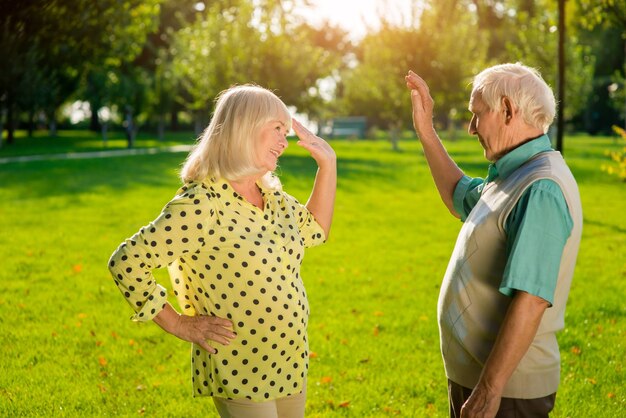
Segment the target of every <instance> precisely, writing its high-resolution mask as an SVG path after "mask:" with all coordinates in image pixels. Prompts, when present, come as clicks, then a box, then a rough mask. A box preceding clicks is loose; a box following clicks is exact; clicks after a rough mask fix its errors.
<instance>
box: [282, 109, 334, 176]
mask: <svg viewBox="0 0 626 418" xmlns="http://www.w3.org/2000/svg"><path fill="white" fill-rule="evenodd" d="M292 127H293V130H294V132H295V133H296V135H297V136H298V139H299V141H298V145H299V146H301V147H302V148H304V149H306V150H307V151H309V152H310V153H311V157H313V159H314V160H315V162H316V163H317V166H318V167H319V168H322V169H323V168H325V167H327V166H330V167H335V166H336V164H337V155H336V154H335V150H333V148H332V147H331V146H330V144H328V142H326V141H325V140H323V139H322V138H320V137H319V136H317V135H315V134H314V133H313V132H311V131H309V130H308V129H307V128H305V127H304V126H302V124H301V123H300V122H298V121H297V120H296V119H292Z"/></svg>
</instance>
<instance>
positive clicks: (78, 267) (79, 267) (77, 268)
mask: <svg viewBox="0 0 626 418" xmlns="http://www.w3.org/2000/svg"><path fill="white" fill-rule="evenodd" d="M72 270H74V273H80V272H81V271H83V266H82V265H80V264H74V266H73V267H72Z"/></svg>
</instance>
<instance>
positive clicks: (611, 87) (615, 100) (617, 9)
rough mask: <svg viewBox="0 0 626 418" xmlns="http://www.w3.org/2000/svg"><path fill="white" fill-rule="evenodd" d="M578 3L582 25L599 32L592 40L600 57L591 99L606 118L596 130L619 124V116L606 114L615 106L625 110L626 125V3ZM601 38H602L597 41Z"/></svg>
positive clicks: (581, 0)
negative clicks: (611, 116) (625, 80)
mask: <svg viewBox="0 0 626 418" xmlns="http://www.w3.org/2000/svg"><path fill="white" fill-rule="evenodd" d="M576 6H577V7H578V8H579V11H578V13H577V14H578V15H579V16H580V25H581V26H582V27H583V28H585V29H588V30H590V31H593V32H592V33H593V34H594V35H595V36H594V37H593V38H592V39H590V40H589V42H590V43H591V44H592V47H594V52H596V54H597V56H598V63H597V65H596V73H597V77H596V79H595V80H594V92H593V95H592V96H591V98H590V99H591V101H595V103H593V104H595V105H596V106H593V104H592V107H594V108H595V109H592V111H593V110H595V114H597V115H598V116H599V115H602V116H603V120H602V121H601V122H600V126H598V124H595V125H596V126H593V127H592V129H594V130H595V129H602V130H604V131H607V130H608V128H609V126H611V125H613V124H615V123H617V121H616V120H615V119H617V115H615V117H614V118H613V119H611V118H607V116H606V115H607V114H609V115H610V114H611V113H612V112H611V110H613V109H616V110H617V111H618V112H619V110H621V111H623V114H622V118H623V123H624V126H626V93H624V91H625V90H626V83H624V82H623V80H624V78H625V76H626V3H624V2H623V1H616V0H593V1H592V0H577V1H576ZM598 38H601V39H602V41H601V42H599V43H597V42H593V41H594V40H596V39H598ZM618 46H619V47H618ZM618 48H619V49H618ZM607 101H608V102H609V103H610V105H609V106H607ZM611 102H612V103H611ZM599 108H601V109H599ZM618 109H619V110H618ZM592 117H593V116H592ZM594 119H595V118H594ZM598 119H599V118H598ZM592 122H593V120H592Z"/></svg>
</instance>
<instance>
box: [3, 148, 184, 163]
mask: <svg viewBox="0 0 626 418" xmlns="http://www.w3.org/2000/svg"><path fill="white" fill-rule="evenodd" d="M192 147H193V145H174V146H171V147H160V148H131V149H116V150H109V151H89V152H68V153H65V154H43V155H22V156H18V157H5V158H0V164H8V163H24V162H30V161H52V160H79V159H85V158H107V157H120V156H124V155H145V154H160V153H164V152H189V151H190V150H191V148H192Z"/></svg>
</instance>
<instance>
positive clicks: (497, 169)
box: [487, 134, 552, 182]
mask: <svg viewBox="0 0 626 418" xmlns="http://www.w3.org/2000/svg"><path fill="white" fill-rule="evenodd" d="M550 150H552V144H551V143H550V138H548V135H545V134H544V135H541V136H540V137H538V138H535V139H533V140H531V141H528V142H526V143H525V144H522V145H520V146H519V147H517V148H515V149H514V150H512V151H510V152H509V153H508V154H506V155H504V156H503V157H502V158H500V159H499V160H498V161H496V162H495V163H493V164H490V165H489V171H488V174H487V182H489V181H492V180H493V179H495V178H496V177H498V176H499V177H502V178H503V179H505V178H507V177H508V176H509V175H510V174H511V173H512V172H514V171H515V170H517V169H518V168H519V167H520V166H521V165H522V164H524V163H525V162H526V161H528V160H530V159H531V158H532V157H534V156H535V155H537V154H539V153H540V152H545V151H550Z"/></svg>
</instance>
